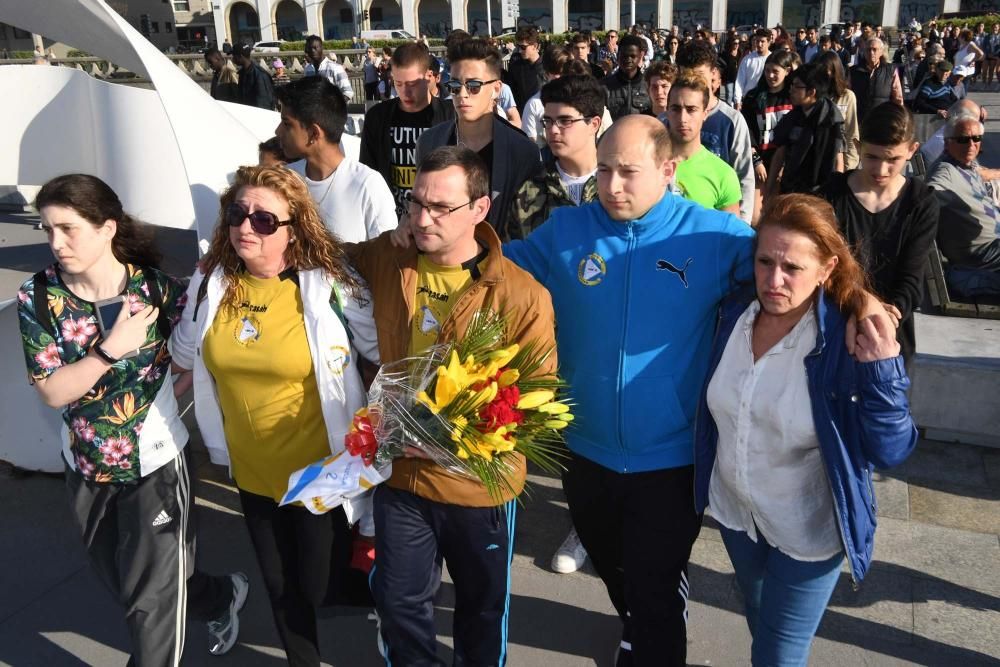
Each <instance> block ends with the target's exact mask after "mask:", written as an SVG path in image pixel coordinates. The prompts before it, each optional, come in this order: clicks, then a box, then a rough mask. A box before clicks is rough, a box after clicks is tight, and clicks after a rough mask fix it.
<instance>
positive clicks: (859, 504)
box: [695, 289, 917, 585]
mask: <svg viewBox="0 0 1000 667" xmlns="http://www.w3.org/2000/svg"><path fill="white" fill-rule="evenodd" d="M751 300H752V294H750V295H748V294H746V293H743V294H740V295H733V296H730V297H728V298H727V299H726V300H725V301H724V302H723V304H722V306H721V307H720V309H719V323H718V327H717V329H716V334H715V340H714V342H713V344H712V356H711V361H710V366H709V373H708V376H707V379H706V381H705V386H704V387H703V388H702V392H701V400H700V403H699V409H698V417H697V419H696V422H695V506H696V509H697V511H698V512H703V511H704V510H705V507H706V506H707V505H708V488H709V481H710V480H711V476H712V470H713V468H714V465H715V453H716V447H717V445H718V440H719V432H718V429H717V427H716V425H715V421H714V420H713V419H712V414H711V413H710V412H709V410H708V404H707V399H706V397H707V391H708V383H709V381H710V380H711V379H712V376H713V375H714V373H715V369H716V368H717V367H718V365H719V360H720V359H721V358H722V353H723V351H724V350H725V347H726V343H727V342H728V341H729V336H730V334H731V333H732V331H733V328H734V327H735V326H736V322H737V321H738V320H739V317H740V315H741V314H742V313H743V311H744V310H746V307H747V306H748V305H749V304H750V301H751ZM815 309H816V320H817V324H818V328H819V332H818V334H817V336H816V347H815V348H814V349H813V350H812V352H810V353H809V354H808V355H807V356H806V358H805V367H806V374H807V376H808V381H809V401H810V404H811V405H812V413H813V421H814V422H815V425H816V437H817V439H818V440H819V447H820V453H821V454H822V457H823V462H824V464H825V467H826V472H827V476H828V477H829V479H830V487H831V488H832V490H833V505H834V508H835V511H836V515H837V516H836V519H837V524H838V528H839V531H840V536H841V541H842V542H843V545H844V552H845V554H846V555H847V559H848V562H849V563H850V566H851V578H852V580H853V581H854V582H855V585H856V584H857V582H859V581H861V580H862V579H863V578H864V576H865V573H866V572H867V571H868V566H869V565H870V564H871V559H872V548H873V545H874V541H875V524H876V516H875V512H876V503H875V489H874V486H873V484H872V469H873V468H874V467H878V468H891V467H893V466H895V465H899V464H900V463H902V462H903V461H904V460H905V459H906V457H907V456H909V455H910V452H912V451H913V448H914V447H915V446H916V443H917V428H916V425H915V424H914V423H913V419H912V417H911V416H910V406H909V401H908V399H907V396H906V392H907V389H908V388H909V386H910V381H909V378H907V376H906V370H905V369H904V367H903V358H902V357H896V358H894V359H885V360H881V361H872V362H867V363H862V362H859V361H857V360H855V359H854V358H853V357H851V356H850V355H849V354H848V353H847V348H846V346H845V344H844V333H845V328H846V323H847V318H846V317H845V316H844V315H843V314H842V313H841V312H840V310H839V309H838V307H837V305H836V303H834V302H833V301H832V299H830V298H829V297H828V296H826V294H825V293H824V292H823V291H822V289H820V292H819V295H818V297H817V299H816V304H815Z"/></svg>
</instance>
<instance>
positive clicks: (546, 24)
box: [517, 12, 552, 32]
mask: <svg viewBox="0 0 1000 667" xmlns="http://www.w3.org/2000/svg"><path fill="white" fill-rule="evenodd" d="M517 27H518V28H525V27H534V28H539V29H544V30H545V31H546V32H552V14H546V13H544V12H542V13H540V14H532V15H531V16H525V15H523V14H522V15H520V16H518V17H517Z"/></svg>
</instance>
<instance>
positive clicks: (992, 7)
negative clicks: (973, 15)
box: [960, 0, 998, 14]
mask: <svg viewBox="0 0 1000 667" xmlns="http://www.w3.org/2000/svg"><path fill="white" fill-rule="evenodd" d="M960 8H961V10H962V11H963V12H982V13H984V14H986V13H988V12H995V11H997V9H998V7H997V0H962V3H961V5H960Z"/></svg>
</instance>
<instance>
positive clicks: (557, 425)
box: [544, 419, 569, 431]
mask: <svg viewBox="0 0 1000 667" xmlns="http://www.w3.org/2000/svg"><path fill="white" fill-rule="evenodd" d="M544 424H545V427H546V428H554V429H555V430H557V431H558V430H559V429H561V428H566V427H567V426H568V425H569V424H567V423H566V422H564V421H563V420H561V419H548V420H546V421H545V422H544Z"/></svg>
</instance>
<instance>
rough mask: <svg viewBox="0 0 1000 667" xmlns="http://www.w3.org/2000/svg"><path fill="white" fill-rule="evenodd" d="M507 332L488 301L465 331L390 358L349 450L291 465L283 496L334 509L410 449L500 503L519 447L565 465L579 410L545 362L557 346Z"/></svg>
mask: <svg viewBox="0 0 1000 667" xmlns="http://www.w3.org/2000/svg"><path fill="white" fill-rule="evenodd" d="M506 339H507V321H506V319H505V318H504V317H503V316H502V315H499V314H497V313H495V312H493V311H491V310H488V309H484V310H481V311H479V312H478V313H477V314H476V315H475V316H474V317H473V318H472V321H471V323H470V324H469V327H468V328H467V330H466V332H465V335H464V336H462V338H461V339H459V340H456V341H454V342H452V343H450V344H446V345H435V346H433V347H430V348H428V349H427V350H425V351H424V352H423V353H422V354H420V355H418V356H413V357H407V358H405V359H400V360H398V361H395V362H391V363H387V364H384V365H383V366H382V368H381V369H380V370H379V372H378V375H377V376H376V377H375V380H374V381H373V382H372V386H371V388H370V389H369V391H368V407H367V408H366V409H362V410H359V411H358V413H357V414H356V415H355V417H354V423H353V426H352V428H351V432H350V433H349V434H348V435H347V437H346V438H345V447H346V450H345V451H344V452H341V453H340V454H335V455H333V456H331V457H327V458H326V459H324V460H322V461H318V462H316V463H314V464H312V465H310V466H307V467H306V468H304V469H302V470H299V471H296V472H295V473H292V475H291V477H290V478H289V490H288V493H286V495H285V497H284V498H283V499H282V502H281V504H282V505H285V504H288V503H292V502H301V503H303V504H304V505H306V507H308V508H309V509H310V511H312V512H314V513H322V512H325V511H328V510H329V509H332V508H333V507H336V506H338V505H340V504H342V503H344V502H345V501H348V500H351V499H353V498H356V497H358V496H359V495H360V494H362V493H364V491H365V490H367V489H368V488H371V487H372V486H374V485H376V484H378V483H380V482H382V481H384V480H386V479H388V478H389V476H390V475H391V471H392V461H393V459H395V458H397V457H399V456H403V455H405V454H406V450H407V448H413V449H417V450H419V451H420V452H423V453H424V454H425V455H426V456H427V457H429V458H430V459H432V460H433V461H434V462H435V463H437V464H438V465H440V466H442V467H443V468H445V469H446V470H448V471H450V472H452V473H454V474H457V475H463V476H465V477H468V478H470V479H473V480H478V481H480V482H482V483H483V485H484V486H485V487H486V489H487V491H488V492H489V493H490V495H491V496H493V497H494V498H496V499H497V502H498V503H499V502H502V497H504V496H506V495H513V494H515V493H516V489H515V485H514V484H513V483H512V481H511V479H510V476H511V474H512V473H513V472H514V471H515V470H516V465H515V461H514V460H513V458H512V457H513V455H514V454H515V453H518V454H521V455H523V456H524V458H525V459H526V460H527V461H528V462H530V463H533V464H535V465H536V466H538V467H540V468H541V469H543V470H545V471H548V472H552V473H557V472H559V470H560V469H561V468H562V464H561V462H560V461H561V459H562V458H564V457H565V455H566V453H565V445H564V443H563V439H562V430H563V429H565V428H566V427H567V426H568V425H569V424H570V423H571V422H572V421H573V415H572V414H571V412H570V405H569V403H568V401H567V400H566V398H565V397H564V396H562V394H563V393H564V389H565V385H564V383H563V382H562V380H560V379H559V377H558V376H556V375H554V374H546V373H544V372H543V371H542V370H541V369H542V367H543V366H544V364H545V362H546V359H547V358H548V357H549V355H550V354H552V350H551V349H544V348H543V347H542V346H541V345H539V344H538V343H537V342H536V341H521V342H520V343H514V344H507V343H506ZM372 436H374V437H372Z"/></svg>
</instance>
